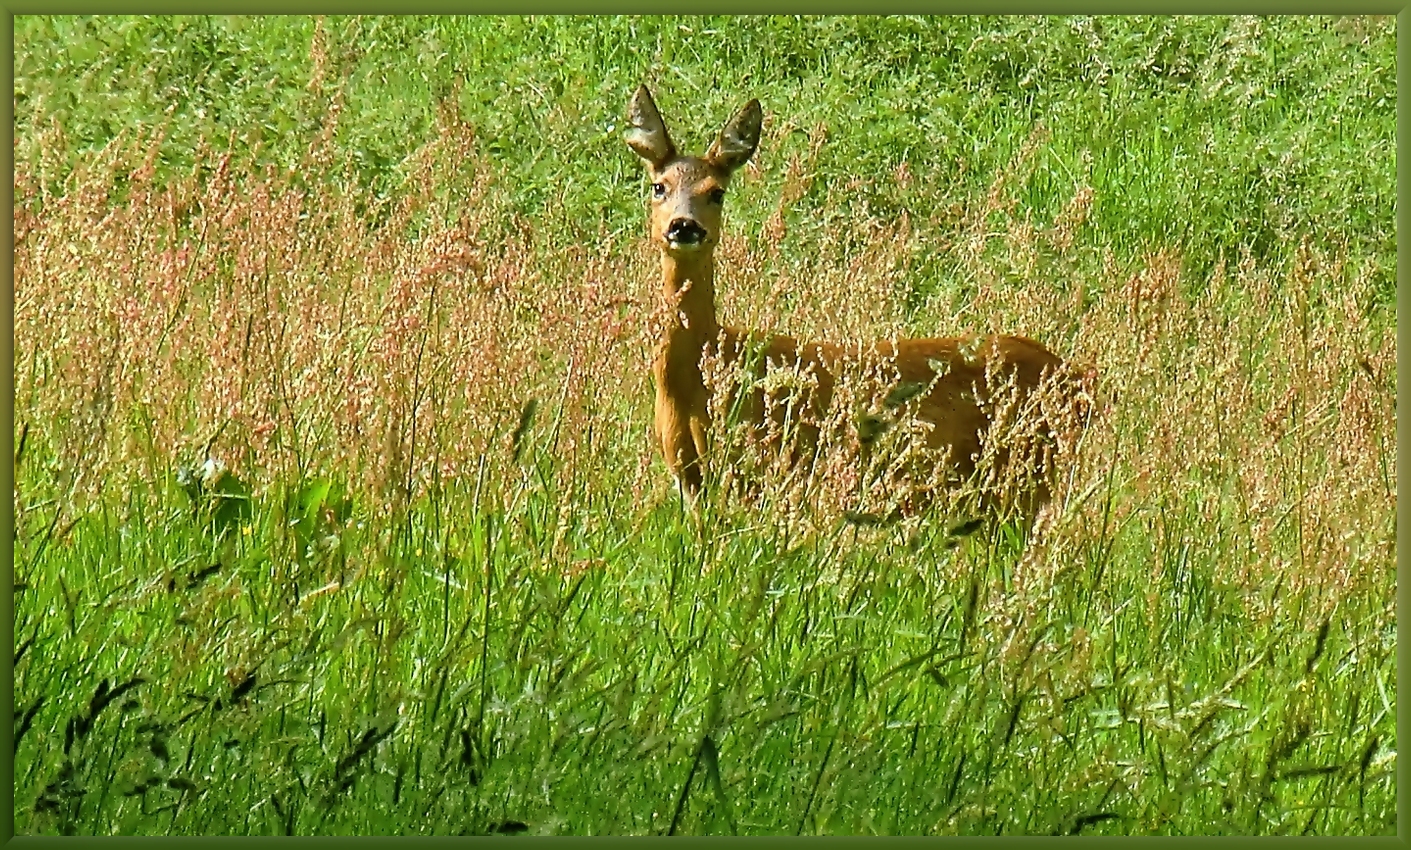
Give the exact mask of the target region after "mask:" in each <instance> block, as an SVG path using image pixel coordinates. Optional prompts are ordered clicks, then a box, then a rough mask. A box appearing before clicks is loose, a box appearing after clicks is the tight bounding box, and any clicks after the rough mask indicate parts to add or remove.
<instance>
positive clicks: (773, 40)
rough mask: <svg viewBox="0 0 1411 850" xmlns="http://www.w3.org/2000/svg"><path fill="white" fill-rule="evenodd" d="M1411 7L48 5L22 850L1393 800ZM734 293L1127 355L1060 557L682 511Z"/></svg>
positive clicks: (39, 51)
mask: <svg viewBox="0 0 1411 850" xmlns="http://www.w3.org/2000/svg"><path fill="white" fill-rule="evenodd" d="M1395 41H1396V33H1395V21H1394V19H1393V18H1389V17H1380V18H1379V17H1317V18H1315V17H1278V18H1244V17H1240V18H1234V17H1200V18H1181V17H1163V18H1128V17H1120V18H1104V17H1097V18H1094V17H1069V18H1017V17H1016V18H975V17H945V18H847V17H837V18H832V17H823V18H814V17H769V18H764V17H761V18H744V19H735V18H592V19H575V18H538V17H536V18H499V19H487V18H415V17H397V18H367V17H351V18H344V17H329V18H284V17H281V18H255V17H183V18H167V17H158V18H129V17H102V18H80V17H41V16H17V17H16V18H15V29H14V44H15V84H14V85H15V91H14V110H15V124H14V133H15V140H14V157H15V171H14V204H15V208H14V286H15V290H14V373H13V380H14V393H15V400H14V406H15V434H14V469H15V477H14V481H15V487H14V500H15V501H14V516H15V538H14V640H15V646H14V658H13V671H14V706H13V709H14V728H13V740H14V749H13V766H14V783H15V794H14V819H15V830H16V833H17V834H66V835H72V834H80V835H108V834H143V835H147V834H182V835H189V834H240V835H248V834H255V835H264V834H276V835H282V834H299V835H307V834H377V835H405V834H454V835H462V834H473V835H483V834H522V833H527V834H668V833H670V834H740V835H755V834H769V835H773V834H791V835H792V834H808V835H812V834H847V835H858V834H926V835H931V834H967V835H968V834H1009V835H1014V834H1041V835H1046V834H1123V835H1127V834H1180V835H1206V834H1220V835H1227V834H1321V835H1366V834H1375V835H1389V834H1394V832H1395V829H1396V818H1395V801H1396V783H1395V773H1396V734H1395V721H1396V701H1395V681H1396V664H1395V658H1396V654H1395V651H1396V642H1395V617H1394V613H1395V607H1394V592H1395V584H1396V575H1395V523H1394V517H1395V505H1396V491H1395V461H1396V444H1395V429H1394V425H1395V388H1396V370H1395V366H1396V348H1395V335H1396V333H1395V332H1396V325H1395V289H1396V287H1395V229H1394V220H1393V194H1394V189H1395V158H1394V141H1395V131H1394V127H1395V61H1394V56H1395ZM643 82H645V83H647V84H649V85H650V86H651V87H652V91H653V94H654V95H655V96H656V99H657V103H658V104H660V105H661V108H662V112H663V114H664V116H665V118H666V121H667V124H668V125H669V127H670V129H671V131H672V134H673V136H674V137H675V138H676V139H677V141H678V143H679V144H680V145H681V146H682V147H684V148H686V149H688V150H691V151H697V152H699V151H702V150H704V148H705V146H706V145H707V144H708V142H709V140H710V139H711V138H713V136H714V134H715V133H716V132H717V131H718V130H719V128H720V127H721V125H722V124H723V123H724V122H725V120H726V119H727V118H728V117H729V116H730V115H731V114H733V113H734V111H735V110H736V109H738V108H739V107H740V106H741V105H742V104H743V103H744V102H745V101H746V100H748V99H749V98H752V97H757V98H759V99H760V100H761V101H762V103H763V107H764V113H765V120H764V136H763V141H762V143H761V146H760V150H759V151H758V153H757V154H756V156H755V158H754V160H753V162H752V163H751V164H750V165H749V166H747V167H746V168H745V169H743V170H742V171H741V172H740V173H739V175H738V176H737V178H736V181H735V183H734V184H732V187H731V193H730V198H729V200H728V202H727V207H726V225H725V228H726V235H725V238H724V240H723V242H722V244H721V246H720V248H719V249H718V250H717V257H718V260H719V270H718V279H717V288H718V291H719V309H720V312H721V315H722V317H724V318H725V319H726V320H728V321H731V322H733V323H737V324H741V325H745V326H749V327H757V328H768V329H771V330H775V331H779V332H787V333H790V334H793V335H797V336H801V337H807V338H824V339H830V340H835V341H845V340H859V339H871V338H882V337H894V336H940V335H949V334H956V333H961V332H964V331H982V332H1004V333H1022V334H1024V335H1027V336H1031V337H1034V338H1035V339H1038V340H1041V341H1042V342H1043V343H1044V344H1045V345H1047V346H1048V347H1049V348H1051V349H1053V350H1054V351H1056V352H1058V353H1060V354H1061V355H1062V356H1064V357H1065V358H1069V359H1071V360H1072V361H1073V362H1075V363H1081V364H1085V365H1086V366H1089V367H1091V369H1092V370H1093V373H1094V374H1095V375H1096V384H1095V389H1094V400H1095V406H1094V410H1095V413H1094V416H1093V419H1092V421H1091V422H1090V424H1089V426H1088V427H1087V429H1086V430H1085V431H1084V432H1083V435H1082V438H1081V441H1080V442H1079V443H1078V445H1077V446H1076V450H1075V453H1074V455H1073V456H1072V457H1071V458H1070V463H1069V464H1068V465H1067V466H1066V468H1065V469H1064V471H1063V476H1062V486H1061V487H1060V488H1059V492H1058V495H1057V498H1056V500H1055V504H1054V506H1053V510H1052V511H1051V512H1050V513H1048V514H1046V516H1045V517H1044V518H1043V520H1042V521H1041V522H1040V523H1039V524H1038V526H1037V527H1036V528H1035V529H1034V530H1033V531H1032V532H1031V533H1029V534H1027V535H1026V534H1024V533H1022V532H1021V531H1020V530H1018V529H1016V528H1014V527H1012V526H1009V525H1005V524H991V525H987V526H985V527H984V528H982V529H981V530H980V531H978V532H976V533H974V534H972V535H970V536H966V537H959V538H957V537H952V536H949V535H948V534H947V533H946V529H947V527H948V524H949V519H950V518H949V517H946V516H942V515H939V514H936V515H926V516H921V517H915V518H910V519H907V520H905V521H903V522H901V523H898V524H894V525H888V526H879V527H871V526H859V525H857V524H855V523H850V522H848V521H847V520H846V518H845V517H844V516H842V515H841V513H842V512H841V509H843V508H846V507H848V503H847V499H848V492H850V491H848V489H847V486H846V485H847V476H846V474H845V471H843V472H840V473H839V474H838V475H837V476H835V477H833V478H828V477H827V476H824V477H823V478H821V479H820V480H818V481H814V482H809V484H808V486H805V487H785V486H782V485H780V486H778V487H768V488H766V489H765V492H763V493H762V494H761V495H760V497H759V499H758V501H755V502H751V503H746V502H742V501H740V500H737V499H732V498H727V497H718V498H708V499H707V500H706V501H705V502H703V503H702V505H700V507H699V511H698V512H697V513H692V512H689V511H686V510H684V509H683V506H682V504H681V502H680V500H679V498H678V495H677V493H676V491H675V489H674V487H673V485H672V483H671V480H670V477H669V476H668V475H667V473H666V469H665V467H664V465H663V463H662V461H661V460H660V458H659V457H658V455H657V452H656V449H655V446H654V443H653V442H652V440H651V438H650V424H651V417H652V408H651V392H652V388H651V381H650V374H649V370H648V367H649V363H650V359H651V356H652V348H653V344H654V337H653V322H652V317H653V313H654V311H655V310H656V308H657V300H658V294H657V289H658V285H659V275H660V271H659V263H658V260H657V255H656V253H655V249H654V248H652V246H650V245H648V244H647V242H646V239H645V232H646V223H645V222H646V197H647V186H646V180H645V178H644V176H643V173H642V168H641V165H640V163H639V161H638V160H637V158H636V157H635V156H633V155H632V153H631V152H630V151H629V150H628V149H627V147H626V146H625V145H624V144H623V139H622V137H623V132H624V129H625V127H624V118H623V116H624V111H625V109H626V105H627V101H628V99H629V97H630V96H631V94H632V92H633V91H634V90H635V88H636V87H637V86H638V85H639V84H640V83H643Z"/></svg>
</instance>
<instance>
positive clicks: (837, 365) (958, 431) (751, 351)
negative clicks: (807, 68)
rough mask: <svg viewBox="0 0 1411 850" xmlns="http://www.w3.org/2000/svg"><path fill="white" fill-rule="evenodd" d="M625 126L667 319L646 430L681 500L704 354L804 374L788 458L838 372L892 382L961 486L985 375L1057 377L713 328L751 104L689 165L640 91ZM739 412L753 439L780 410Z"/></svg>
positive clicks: (1023, 382)
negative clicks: (865, 369) (645, 194)
mask: <svg viewBox="0 0 1411 850" xmlns="http://www.w3.org/2000/svg"><path fill="white" fill-rule="evenodd" d="M628 120H629V123H630V125H631V129H630V130H629V131H628V133H627V138H626V141H627V144H628V146H629V147H631V148H632V150H633V151H634V152H635V153H636V154H637V155H638V156H639V157H641V158H642V159H643V160H644V161H645V163H646V166H647V170H648V174H649V176H650V178H651V181H652V200H651V215H650V225H651V239H652V242H653V243H654V244H655V245H657V247H658V248H659V249H660V251H661V263H662V290H661V296H662V300H663V306H664V307H665V308H666V312H667V319H666V322H665V327H664V329H663V331H662V336H661V339H660V340H659V342H658V346H657V350H656V356H655V359H654V361H653V365H652V373H653V377H654V379H655V384H656V404H655V430H656V436H657V438H658V440H659V441H660V445H661V450H662V456H663V458H664V459H665V461H666V465H667V467H668V468H669V469H670V470H671V473H672V475H673V476H674V477H675V478H676V480H677V481H678V483H679V484H680V486H681V488H682V489H683V490H684V491H685V492H686V493H687V494H688V495H690V496H692V497H694V496H696V495H697V494H698V493H699V492H700V491H701V489H702V486H703V468H702V466H703V464H704V462H705V460H706V458H707V457H708V450H709V434H710V429H711V425H712V423H711V413H710V402H711V390H710V389H709V387H708V386H707V383H706V380H705V376H704V374H703V372H702V359H703V357H705V356H707V355H709V354H713V355H716V356H718V357H719V358H720V360H721V361H722V362H723V363H724V364H726V365H730V364H734V363H737V362H738V361H739V360H740V359H741V358H742V357H747V356H748V357H752V358H757V359H754V360H752V361H751V362H752V363H753V364H754V365H755V369H756V373H757V374H758V373H759V372H762V371H763V369H764V368H765V367H766V366H771V367H781V366H782V367H797V368H799V369H801V370H803V371H806V372H809V373H811V374H812V376H813V378H814V380H815V381H816V384H815V385H814V386H813V388H812V390H811V392H809V393H807V395H806V405H805V406H806V407H807V408H808V413H809V414H810V415H809V416H805V417H804V418H803V419H802V420H801V421H800V422H798V423H797V430H796V431H795V432H794V433H793V437H794V445H792V446H790V447H789V448H790V450H791V452H792V453H793V454H794V456H795V457H797V456H798V455H799V454H800V453H801V452H806V451H808V450H810V448H811V447H812V446H813V445H814V444H815V443H816V441H817V439H818V436H819V435H818V428H817V426H816V425H815V424H813V423H816V422H817V421H819V420H820V419H821V418H822V416H823V415H824V413H825V412H826V411H827V409H828V407H829V405H830V403H831V402H832V397H833V391H834V387H835V384H836V376H837V375H838V374H840V370H841V369H843V368H845V367H846V366H847V364H849V363H851V364H869V363H870V364H878V363H881V364H885V365H887V366H889V367H890V368H892V369H893V370H894V373H895V374H896V376H897V381H898V385H899V386H900V385H905V384H911V385H915V386H918V387H924V391H922V392H921V394H920V395H919V396H918V397H916V398H915V399H913V400H911V401H910V402H909V403H910V405H911V407H910V409H911V411H912V415H914V416H916V417H918V418H920V419H922V420H924V421H926V422H927V423H930V425H931V426H932V427H931V429H930V431H929V432H928V434H927V437H926V442H927V444H928V447H929V448H932V449H938V450H946V451H947V456H948V457H949V459H950V461H949V462H950V463H951V465H952V467H953V470H954V471H955V472H956V473H958V474H959V475H961V476H966V475H969V474H970V473H971V472H973V471H974V468H975V458H976V457H977V456H978V455H979V453H980V451H981V448H982V442H983V440H984V436H985V432H986V430H987V428H988V426H989V424H990V422H989V416H988V415H987V414H986V412H985V410H984V408H983V406H982V405H981V404H980V403H979V400H978V399H977V395H976V393H977V387H978V386H980V385H983V384H984V383H985V377H986V368H987V365H988V367H989V368H990V369H994V368H996V367H998V368H999V369H1000V370H1001V371H1004V372H1007V373H1012V375H1013V377H1014V381H1015V384H1016V385H1017V386H1018V387H1019V388H1021V389H1023V388H1032V387H1036V386H1038V385H1039V383H1040V382H1041V381H1042V380H1043V379H1044V377H1045V376H1046V375H1049V374H1053V373H1056V372H1057V371H1058V370H1059V369H1060V368H1061V367H1062V366H1063V362H1062V361H1061V360H1060V359H1059V358H1058V357H1057V356H1056V355H1054V354H1053V353H1051V352H1050V351H1048V350H1047V349H1046V348H1044V347H1043V346H1042V345H1040V344H1039V343H1037V342H1034V341H1033V340H1031V339H1027V338H1025V337H1020V336H1000V335H994V336H986V337H973V336H971V337H944V338H928V339H908V340H900V341H896V342H892V341H879V342H874V343H871V344H869V345H865V346H842V345H835V344H830V343H807V342H800V341H799V340H797V339H795V338H793V337H789V336H784V335H779V334H770V333H758V332H749V331H745V330H742V329H739V328H734V327H729V326H724V325H721V324H720V322H719V320H718V319H717V317H716V310H715V260H714V249H715V246H716V244H718V242H719V238H720V231H721V217H722V215H721V214H722V209H723V203H724V197H725V191H726V189H727V187H728V186H729V183H730V178H731V175H732V174H733V173H734V172H735V170H736V169H738V168H740V167H741V166H743V165H744V164H745V163H746V162H747V161H748V160H749V158H750V157H751V156H753V154H754V151H755V149H756V147H757V146H758V143H759V137H760V130H761V123H762V114H761V110H760V106H759V102H758V101H756V100H752V101H750V102H749V103H748V104H746V105H745V107H744V108H743V109H741V110H740V112H739V113H737V114H736V115H735V117H733V118H732V119H731V120H730V121H729V122H728V123H727V124H726V125H725V127H724V129H723V130H721V132H720V135H719V137H718V138H717V139H716V140H715V142H714V144H712V145H711V147H710V149H709V150H708V151H707V152H706V154H705V155H704V156H700V157H696V156H683V155H681V154H679V153H678V152H677V149H676V147H675V145H674V144H673V143H672V142H671V139H670V137H669V136H668V134H667V131H666V126H665V124H664V123H663V122H662V120H661V115H660V113H659V112H658V111H657V107H656V104H655V103H654V102H653V101H652V97H651V94H650V93H649V92H648V91H647V88H646V87H645V86H642V87H640V88H639V89H638V90H637V92H636V94H635V95H634V96H633V98H632V101H631V104H630V106H629V109H628ZM743 401H744V404H743V405H742V407H741V413H742V415H743V417H744V418H745V419H746V420H747V421H749V422H751V423H752V424H753V425H754V426H756V427H758V426H762V425H763V424H764V419H765V416H766V411H767V410H768V411H769V412H770V413H772V414H773V415H774V416H776V417H777V416H780V415H781V411H782V406H781V405H772V406H771V405H768V404H766V403H765V399H764V391H763V390H761V389H755V390H752V391H751V393H750V397H749V398H747V399H744V400H743ZM810 420H812V422H810ZM1042 489H1043V488H1041V490H1042ZM1045 498H1046V491H1044V492H1041V493H1040V494H1039V500H1040V501H1042V500H1043V499H1045Z"/></svg>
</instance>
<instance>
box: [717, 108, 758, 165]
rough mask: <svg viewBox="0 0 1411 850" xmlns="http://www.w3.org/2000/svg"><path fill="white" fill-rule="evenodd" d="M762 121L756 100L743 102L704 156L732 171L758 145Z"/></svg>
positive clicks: (748, 157)
mask: <svg viewBox="0 0 1411 850" xmlns="http://www.w3.org/2000/svg"><path fill="white" fill-rule="evenodd" d="M763 121H764V114H763V113H762V112H761V111H760V108H759V101H758V100H752V101H750V102H749V103H747V104H745V106H744V108H743V109H741V110H740V111H739V112H737V113H735V117H734V118H731V119H730V121H729V123H727V124H726V125H725V128H724V129H722V130H721V131H720V136H719V138H717V139H716V140H715V144H713V145H711V146H710V150H708V151H706V156H705V158H706V159H708V160H710V161H711V162H713V163H715V164H716V165H718V166H720V167H721V168H724V169H725V170H727V171H734V170H735V169H737V168H739V167H740V166H742V165H744V164H745V163H746V162H749V159H750V157H752V156H754V152H755V148H757V147H759V131H760V125H761V124H762V123H763Z"/></svg>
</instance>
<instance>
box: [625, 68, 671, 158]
mask: <svg viewBox="0 0 1411 850" xmlns="http://www.w3.org/2000/svg"><path fill="white" fill-rule="evenodd" d="M627 123H628V124H630V125H631V128H630V129H629V130H628V131H627V135H626V141H627V146H628V147H629V148H631V149H632V150H633V151H634V152H636V154H637V156H640V157H641V158H642V159H645V160H646V161H647V162H648V164H650V165H651V166H652V167H653V168H660V167H661V166H662V165H663V164H664V163H665V162H666V161H667V160H669V159H671V158H672V157H674V156H676V146H675V145H673V144H672V143H671V136H669V135H667V133H666V124H664V123H662V120H661V113H660V112H658V111H657V105H656V102H655V101H653V100H652V93H651V92H649V91H647V87H646V86H638V87H637V93H636V94H634V95H632V102H631V103H629V104H628V105H627Z"/></svg>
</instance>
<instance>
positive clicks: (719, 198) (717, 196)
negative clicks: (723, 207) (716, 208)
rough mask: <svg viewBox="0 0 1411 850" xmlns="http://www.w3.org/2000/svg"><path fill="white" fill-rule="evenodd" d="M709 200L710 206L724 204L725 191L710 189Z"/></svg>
mask: <svg viewBox="0 0 1411 850" xmlns="http://www.w3.org/2000/svg"><path fill="white" fill-rule="evenodd" d="M709 198H710V202H711V203H712V204H723V203H725V190H724V189H711V190H710V195H709Z"/></svg>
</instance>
